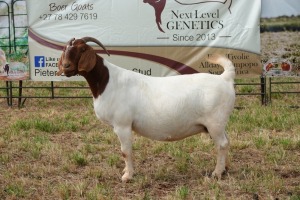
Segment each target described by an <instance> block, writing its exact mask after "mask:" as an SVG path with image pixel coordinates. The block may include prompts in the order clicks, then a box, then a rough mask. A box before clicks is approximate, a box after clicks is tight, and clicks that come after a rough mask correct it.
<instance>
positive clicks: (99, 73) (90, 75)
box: [81, 55, 109, 98]
mask: <svg viewBox="0 0 300 200" xmlns="http://www.w3.org/2000/svg"><path fill="white" fill-rule="evenodd" d="M81 75H82V76H83V77H84V78H85V79H86V80H87V82H88V84H89V86H90V89H91V91H92V94H93V97H94V98H97V97H98V96H99V95H101V94H102V93H103V92H104V90H105V88H106V85H107V83H108V81H109V71H108V68H107V67H106V66H105V65H104V60H103V58H102V57H100V56H98V55H97V61H96V65H95V67H94V68H93V69H92V70H91V71H90V72H84V73H82V74H81Z"/></svg>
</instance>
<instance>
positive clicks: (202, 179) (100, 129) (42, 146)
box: [0, 88, 300, 200]
mask: <svg viewBox="0 0 300 200" xmlns="http://www.w3.org/2000/svg"><path fill="white" fill-rule="evenodd" d="M243 90H246V91H247V90H248V89H243ZM254 90H255V88H254ZM80 92H82V91H80ZM87 92H88V91H87ZM87 95H88V94H87ZM258 99H259V98H258V97H251V96H250V97H248V96H242V97H238V98H237V104H241V105H244V106H245V107H244V109H240V110H234V112H233V114H232V116H231V117H230V121H229V124H228V126H227V131H228V134H229V136H230V139H231V150H230V155H229V157H230V159H231V167H230V170H229V171H228V173H227V174H226V175H225V176H224V177H223V179H222V180H221V181H217V180H215V179H212V178H210V174H211V172H212V171H213V169H214V165H215V152H214V146H213V143H212V141H211V139H210V138H209V136H207V135H205V134H203V135H196V136H193V137H189V138H186V139H184V140H181V141H177V142H170V143H168V142H156V141H151V140H148V139H145V138H142V137H139V136H137V135H136V136H135V138H134V146H133V149H134V158H135V176H134V179H133V181H131V182H130V183H126V184H124V183H122V182H121V180H120V179H121V176H122V170H123V168H124V163H123V160H122V156H121V152H120V144H119V141H118V138H117V136H116V135H115V134H114V133H113V131H112V128H111V127H109V126H107V125H105V124H103V123H101V122H99V121H98V120H97V119H96V117H95V115H94V111H93V106H92V100H91V99H54V100H52V99H28V100H27V101H26V104H25V107H23V108H22V109H17V108H16V107H13V108H9V107H7V106H6V101H4V99H1V100H0V105H1V108H2V109H1V111H0V112H1V113H0V124H1V126H0V133H1V134H0V198H1V199H91V200H92V199H276V198H278V199H293V200H294V199H299V198H300V186H299V182H300V167H299V156H300V154H299V152H300V115H299V109H292V108H289V107H287V106H282V103H285V102H286V99H288V100H289V102H299V100H298V98H297V96H294V95H284V97H283V98H278V99H276V102H277V103H274V104H272V105H270V106H260V104H257V103H256V102H257V101H258ZM277 104H278V105H277ZM46 105H47V106H46ZM279 105H281V106H279Z"/></svg>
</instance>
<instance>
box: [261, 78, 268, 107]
mask: <svg viewBox="0 0 300 200" xmlns="http://www.w3.org/2000/svg"><path fill="white" fill-rule="evenodd" d="M260 89H261V105H263V106H266V105H267V101H266V99H267V98H266V95H267V94H266V77H265V76H263V75H261V76H260Z"/></svg>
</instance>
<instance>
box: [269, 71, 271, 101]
mask: <svg viewBox="0 0 300 200" xmlns="http://www.w3.org/2000/svg"><path fill="white" fill-rule="evenodd" d="M269 95H270V98H269V102H270V104H271V103H272V78H271V77H270V78H269Z"/></svg>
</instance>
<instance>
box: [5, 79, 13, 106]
mask: <svg viewBox="0 0 300 200" xmlns="http://www.w3.org/2000/svg"><path fill="white" fill-rule="evenodd" d="M6 95H7V105H8V106H12V82H11V81H6Z"/></svg>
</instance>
